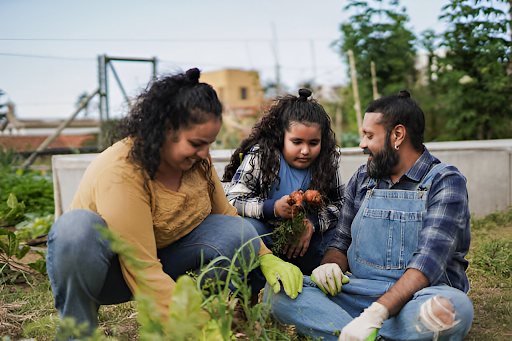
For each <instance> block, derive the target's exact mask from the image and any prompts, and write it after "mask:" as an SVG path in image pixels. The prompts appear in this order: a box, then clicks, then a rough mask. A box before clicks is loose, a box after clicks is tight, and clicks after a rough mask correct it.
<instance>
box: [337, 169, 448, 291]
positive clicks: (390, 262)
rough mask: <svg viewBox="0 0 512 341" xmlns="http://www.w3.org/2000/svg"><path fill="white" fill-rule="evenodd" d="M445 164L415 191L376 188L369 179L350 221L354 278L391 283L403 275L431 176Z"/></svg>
mask: <svg viewBox="0 0 512 341" xmlns="http://www.w3.org/2000/svg"><path fill="white" fill-rule="evenodd" d="M446 166H447V165H446V164H444V163H439V164H437V165H435V166H434V167H432V169H431V170H430V171H429V172H428V173H427V175H426V176H425V177H424V178H423V180H422V181H421V182H420V183H418V185H417V187H416V189H415V190H393V189H376V187H377V183H376V181H375V180H374V179H370V181H369V183H368V190H367V192H366V197H365V199H364V201H363V203H362V204H361V207H360V208H359V211H358V212H357V214H356V216H355V218H354V220H353V222H352V244H351V245H350V247H349V249H348V252H347V257H348V263H349V267H350V272H351V273H352V274H353V275H354V276H355V277H356V278H359V279H374V280H379V281H388V282H391V284H393V283H395V282H396V281H397V280H398V279H400V277H402V275H403V274H404V272H405V270H406V268H407V263H408V262H409V261H410V260H411V258H412V255H413V253H414V252H415V251H416V250H417V248H418V238H419V235H420V232H421V229H422V227H423V218H424V216H425V213H426V201H427V198H428V191H429V189H430V186H431V184H432V179H433V178H434V176H435V175H436V174H437V173H438V172H439V171H440V170H441V169H443V168H444V167H446ZM382 293H383V292H381V293H380V294H382Z"/></svg>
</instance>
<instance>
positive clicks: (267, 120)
mask: <svg viewBox="0 0 512 341" xmlns="http://www.w3.org/2000/svg"><path fill="white" fill-rule="evenodd" d="M309 96H311V90H309V89H305V88H302V89H300V90H299V96H294V95H290V94H288V95H285V96H280V97H277V98H275V99H274V103H273V104H272V106H271V107H270V109H269V111H268V113H267V114H265V115H264V116H263V117H262V118H261V120H260V121H259V122H257V123H256V124H255V125H254V127H253V128H252V131H251V134H250V135H249V137H247V138H246V139H244V140H243V141H242V142H241V143H240V146H239V147H238V148H237V149H236V150H235V152H234V153H233V155H232V156H231V160H230V162H229V164H228V165H227V166H226V168H225V170H224V176H223V181H231V179H233V176H234V175H235V173H236V170H237V169H238V167H239V166H240V153H242V154H243V156H245V155H246V153H247V152H248V151H249V150H250V149H251V148H252V147H253V146H254V145H255V144H259V146H260V149H259V151H258V153H259V158H260V168H261V176H262V187H263V188H262V191H268V190H269V189H270V188H271V187H272V185H273V184H274V183H275V181H281V180H280V179H279V176H278V174H279V167H278V165H279V163H280V153H282V151H283V145H284V133H285V130H286V131H290V125H291V123H292V122H298V123H301V124H304V125H307V126H309V125H311V124H318V125H319V126H320V131H321V135H322V139H321V150H320V154H319V155H318V157H317V158H316V159H315V161H314V162H313V163H312V164H311V175H312V177H311V178H312V179H311V183H310V186H309V187H310V188H311V189H316V190H318V191H320V193H322V194H324V195H326V194H327V193H328V192H329V188H330V187H331V184H332V181H333V179H334V177H335V175H336V170H337V167H338V157H339V152H338V151H337V149H336V139H335V135H334V132H333V130H332V129H331V118H330V117H329V115H327V113H326V112H325V110H324V108H323V107H322V106H321V105H320V104H319V103H318V102H317V101H316V100H315V99H313V98H311V99H308V97H309ZM253 166H254V165H253Z"/></svg>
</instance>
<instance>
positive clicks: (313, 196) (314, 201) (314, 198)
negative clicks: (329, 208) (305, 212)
mask: <svg viewBox="0 0 512 341" xmlns="http://www.w3.org/2000/svg"><path fill="white" fill-rule="evenodd" d="M304 200H305V201H306V204H307V205H309V206H313V207H320V206H322V205H323V198H322V195H321V194H320V193H319V192H318V191H317V190H311V189H308V190H307V191H306V193H304Z"/></svg>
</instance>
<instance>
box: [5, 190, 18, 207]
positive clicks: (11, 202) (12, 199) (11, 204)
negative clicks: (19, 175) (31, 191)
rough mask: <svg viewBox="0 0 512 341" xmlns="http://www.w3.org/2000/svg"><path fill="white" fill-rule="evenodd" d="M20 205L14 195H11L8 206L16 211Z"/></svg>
mask: <svg viewBox="0 0 512 341" xmlns="http://www.w3.org/2000/svg"><path fill="white" fill-rule="evenodd" d="M17 205H18V199H17V198H16V195H14V193H11V194H9V198H8V199H7V206H9V207H10V208H11V209H14V208H15V207H16V206H17Z"/></svg>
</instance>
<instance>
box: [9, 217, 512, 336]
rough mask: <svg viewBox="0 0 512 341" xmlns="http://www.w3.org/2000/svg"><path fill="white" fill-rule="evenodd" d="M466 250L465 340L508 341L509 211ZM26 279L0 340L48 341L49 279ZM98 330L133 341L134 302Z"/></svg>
mask: <svg viewBox="0 0 512 341" xmlns="http://www.w3.org/2000/svg"><path fill="white" fill-rule="evenodd" d="M471 245H472V246H471V250H470V252H469V254H468V256H467V259H468V260H469V264H470V265H469V268H468V270H467V273H468V277H469V279H470V282H471V291H470V293H469V297H470V298H471V300H472V301H473V305H474V311H475V317H474V320H473V325H472V328H471V330H470V332H469V334H468V335H467V337H466V338H465V340H467V341H477V340H478V341H486V340H497V341H502V340H503V341H504V340H511V339H512V279H511V275H512V274H511V268H512V208H510V209H508V210H506V211H504V212H499V213H498V212H496V213H492V214H490V215H488V216H486V217H485V218H482V219H473V220H472V244H471ZM27 279H28V281H25V282H24V283H17V284H10V285H6V284H4V285H0V336H5V335H8V336H10V337H11V340H21V339H24V338H34V339H36V340H38V341H46V340H53V339H54V334H55V330H56V328H57V326H58V314H57V311H56V310H55V309H54V307H53V296H52V293H51V289H50V285H49V282H48V279H47V277H44V276H40V275H39V276H28V277H27ZM269 324H270V325H269V326H267V328H268V329H274V328H275V329H277V331H279V333H280V334H281V335H286V337H287V338H288V339H289V340H299V339H302V340H305V339H303V338H300V337H298V336H297V335H296V334H295V333H294V331H293V328H291V327H284V326H276V325H275V323H273V322H272V321H270V322H269ZM99 328H100V330H101V331H103V332H104V333H105V335H106V336H107V337H108V338H110V339H113V340H114V339H115V340H138V339H139V330H140V325H139V324H138V322H137V303H136V302H129V303H124V304H119V305H114V306H102V307H101V309H100V314H99ZM283 339H284V338H283ZM308 340H311V339H308Z"/></svg>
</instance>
